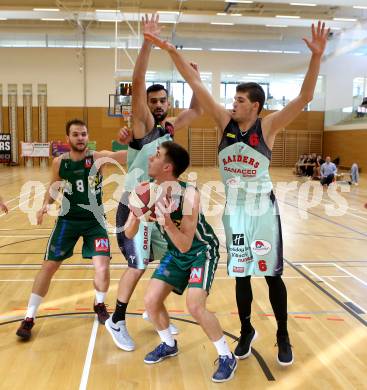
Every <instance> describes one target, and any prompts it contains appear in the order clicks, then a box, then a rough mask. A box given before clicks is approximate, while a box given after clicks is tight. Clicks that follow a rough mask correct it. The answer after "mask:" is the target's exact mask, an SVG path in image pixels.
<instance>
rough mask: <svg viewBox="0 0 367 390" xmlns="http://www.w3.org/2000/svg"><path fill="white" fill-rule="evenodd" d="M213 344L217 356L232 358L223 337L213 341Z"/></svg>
mask: <svg viewBox="0 0 367 390" xmlns="http://www.w3.org/2000/svg"><path fill="white" fill-rule="evenodd" d="M213 344H214V346H215V348H217V352H218V355H219V356H224V355H227V356H229V357H232V353H231V351H230V350H229V347H228V344H227V341H226V338H225V337H224V335H223V336H222V337H221V338H220V339H219V340H217V341H213Z"/></svg>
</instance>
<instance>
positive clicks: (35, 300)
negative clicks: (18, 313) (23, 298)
mask: <svg viewBox="0 0 367 390" xmlns="http://www.w3.org/2000/svg"><path fill="white" fill-rule="evenodd" d="M42 299H43V297H41V296H40V295H37V294H33V293H32V294H31V296H30V297H29V301H28V307H27V313H26V315H25V318H27V317H28V318H35V317H36V313H37V310H38V306H39V305H40V304H41V302H42Z"/></svg>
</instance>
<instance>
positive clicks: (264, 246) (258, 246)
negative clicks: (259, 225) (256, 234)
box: [251, 240, 271, 256]
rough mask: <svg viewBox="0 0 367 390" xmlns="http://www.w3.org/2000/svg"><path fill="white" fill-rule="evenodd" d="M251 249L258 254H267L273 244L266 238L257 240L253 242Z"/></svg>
mask: <svg viewBox="0 0 367 390" xmlns="http://www.w3.org/2000/svg"><path fill="white" fill-rule="evenodd" d="M251 250H252V251H253V252H254V253H256V254H257V255H260V256H263V255H267V254H268V253H269V252H270V251H271V244H270V242H268V241H265V240H255V241H252V243H251Z"/></svg>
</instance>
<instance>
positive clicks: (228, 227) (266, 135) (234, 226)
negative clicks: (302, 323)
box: [145, 22, 329, 365]
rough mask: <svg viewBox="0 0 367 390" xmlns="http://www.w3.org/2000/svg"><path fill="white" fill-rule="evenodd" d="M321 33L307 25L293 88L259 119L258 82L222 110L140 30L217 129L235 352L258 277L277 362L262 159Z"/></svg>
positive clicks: (282, 298) (269, 213) (275, 231)
mask: <svg viewBox="0 0 367 390" xmlns="http://www.w3.org/2000/svg"><path fill="white" fill-rule="evenodd" d="M328 32H329V30H327V29H326V28H325V24H324V23H321V22H319V23H318V24H317V26H314V25H312V39H311V40H309V39H306V38H305V39H304V41H305V43H306V45H307V46H308V48H309V49H310V51H311V53H312V56H311V60H310V63H309V67H308V71H307V73H306V76H305V79H304V82H303V85H302V88H301V91H300V94H299V95H298V96H297V97H296V98H295V99H293V100H292V101H291V102H289V104H288V105H287V106H286V107H284V108H283V109H282V110H281V111H277V112H273V113H271V114H269V115H267V116H266V117H265V118H263V119H262V120H261V119H260V118H259V114H260V112H261V110H262V107H263V104H264V101H265V94H264V91H263V90H262V88H261V86H260V85H258V84H256V83H242V84H239V85H238V86H237V89H236V95H235V97H234V103H233V109H232V110H231V111H230V112H229V111H227V110H226V109H225V108H224V107H222V106H221V105H220V104H218V103H216V102H215V101H214V99H213V98H212V96H211V95H210V93H209V92H208V91H207V89H206V88H205V87H204V85H203V84H202V82H201V80H200V79H199V78H198V77H197V74H196V73H195V72H193V71H192V69H191V67H190V66H189V64H188V63H187V62H186V61H185V60H184V58H183V57H182V56H181V55H180V53H179V52H178V51H177V50H176V48H175V47H174V46H173V45H172V44H170V43H168V42H166V41H163V40H161V39H160V38H159V37H158V36H157V35H154V34H150V33H148V34H145V38H146V39H149V40H150V41H151V42H153V43H154V44H155V45H157V46H159V47H161V48H163V49H165V50H167V52H168V53H169V55H170V56H171V58H172V60H173V61H174V63H175V65H176V67H177V69H178V70H179V72H180V73H181V75H182V76H183V77H184V78H185V80H186V81H187V82H188V83H189V85H190V86H191V88H192V90H193V91H194V93H195V94H196V96H197V98H198V99H199V100H200V102H201V104H202V107H203V109H204V110H205V111H207V112H208V113H210V114H211V115H213V118H214V119H215V121H216V123H217V124H218V126H219V127H220V129H221V130H222V140H221V142H220V145H219V163H220V170H221V174H222V180H223V183H224V184H225V187H226V194H227V204H226V209H225V213H224V215H223V223H224V227H225V232H226V241H227V249H228V273H229V275H231V276H235V277H236V298H237V306H238V312H239V317H240V320H241V338H240V340H239V343H238V345H237V348H236V350H235V355H236V356H237V357H238V358H246V357H248V356H249V355H250V354H251V344H252V342H253V341H254V339H255V338H256V336H257V334H256V331H255V330H254V328H253V327H252V325H251V322H250V316H251V302H252V290H251V284H250V277H251V275H264V276H265V278H266V281H267V284H268V286H269V297H270V302H271V305H272V308H273V310H274V314H275V317H276V320H277V325H278V330H277V344H278V357H277V360H278V362H279V364H281V365H289V364H292V363H293V354H292V349H291V345H290V342H289V336H288V331H287V292H286V288H285V285H284V283H283V281H282V279H281V275H282V272H283V246H282V235H281V226H280V218H279V214H278V209H277V204H276V200H275V197H274V194H273V192H272V188H273V186H272V183H271V179H270V175H269V164H270V160H271V150H272V148H273V145H274V141H275V137H276V135H277V133H278V132H279V131H280V130H282V129H283V128H284V127H285V126H287V125H288V124H289V123H290V122H292V121H293V120H294V119H295V118H296V117H297V116H298V114H299V113H300V112H301V111H302V110H303V108H304V107H305V106H306V104H308V103H309V102H310V101H311V100H312V98H313V93H314V90H315V86H316V82H317V76H318V74H319V69H320V63H321V57H322V55H323V53H324V50H325V47H326V41H327V36H328Z"/></svg>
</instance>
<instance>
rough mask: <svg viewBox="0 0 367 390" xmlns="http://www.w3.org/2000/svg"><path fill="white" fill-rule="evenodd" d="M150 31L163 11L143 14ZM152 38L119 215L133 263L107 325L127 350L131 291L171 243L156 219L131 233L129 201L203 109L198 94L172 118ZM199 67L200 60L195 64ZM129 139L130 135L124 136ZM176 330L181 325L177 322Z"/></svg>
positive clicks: (136, 99)
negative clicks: (156, 79)
mask: <svg viewBox="0 0 367 390" xmlns="http://www.w3.org/2000/svg"><path fill="white" fill-rule="evenodd" d="M143 29H144V32H151V33H152V34H153V33H157V32H159V29H160V27H159V25H158V17H156V16H153V17H152V18H151V19H148V17H147V16H146V17H145V18H143ZM151 49H152V44H151V43H150V42H149V41H147V40H144V42H143V45H142V47H141V49H140V52H139V55H138V58H137V60H136V63H135V67H134V72H133V83H132V116H133V132H132V139H131V140H130V142H129V147H128V174H127V175H126V177H125V182H124V187H125V193H124V194H123V195H122V199H121V202H120V204H119V207H118V210H117V215H116V226H117V241H118V244H119V247H120V250H121V252H122V253H123V255H124V256H125V258H126V260H127V262H128V268H127V269H126V271H125V272H124V273H123V275H122V276H121V280H120V282H119V286H118V292H117V301H116V308H115V312H114V313H113V315H112V316H111V318H110V319H109V320H108V321H107V322H106V329H107V330H108V331H109V333H110V334H111V336H112V339H113V341H114V342H115V344H116V345H117V347H118V348H121V349H123V350H125V351H132V350H134V349H135V343H134V341H133V339H132V338H131V337H130V335H129V333H128V331H127V327H126V321H125V316H126V309H127V305H128V303H129V300H130V298H131V295H132V293H133V291H134V289H135V287H136V285H137V283H138V281H139V280H140V278H141V277H142V275H143V274H144V272H145V270H146V268H147V266H148V264H149V262H150V261H152V260H154V259H160V258H161V257H162V254H163V253H165V251H166V248H167V243H166V241H165V239H164V238H163V236H162V234H161V233H160V232H159V230H158V229H157V227H156V226H155V225H154V224H152V223H150V222H147V223H141V224H140V228H139V231H138V233H137V234H136V235H135V237H134V238H133V239H128V238H127V237H126V235H125V232H124V226H125V224H126V221H127V218H128V216H129V208H128V206H127V204H128V202H127V200H128V196H129V193H130V192H131V191H132V190H133V189H134V188H135V187H136V185H137V184H138V183H139V182H142V181H146V180H149V175H148V162H149V157H150V156H152V155H154V154H155V153H156V151H157V147H158V146H159V145H160V144H161V143H162V142H165V141H169V140H172V139H173V135H174V128H176V129H180V128H183V127H185V126H188V125H189V124H190V123H191V122H192V121H193V120H194V119H195V118H197V117H198V116H199V115H201V114H202V110H201V109H200V107H199V105H198V102H197V99H196V98H195V95H194V96H193V98H192V101H191V105H190V108H189V109H187V110H184V111H182V112H181V113H180V114H179V115H178V116H177V118H175V119H174V121H171V120H169V118H167V114H168V109H169V101H168V91H167V90H166V89H165V88H164V86H163V85H160V84H154V85H152V86H150V87H149V88H148V89H146V85H145V74H146V71H147V68H148V60H149V55H150V52H151ZM191 66H192V68H193V71H194V72H196V73H197V75H198V77H199V73H198V71H197V67H196V65H195V64H191ZM122 141H123V142H124V143H126V137H125V139H123V140H122ZM171 328H172V331H174V332H175V333H176V332H177V329H176V328H175V327H174V325H173V324H171Z"/></svg>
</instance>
